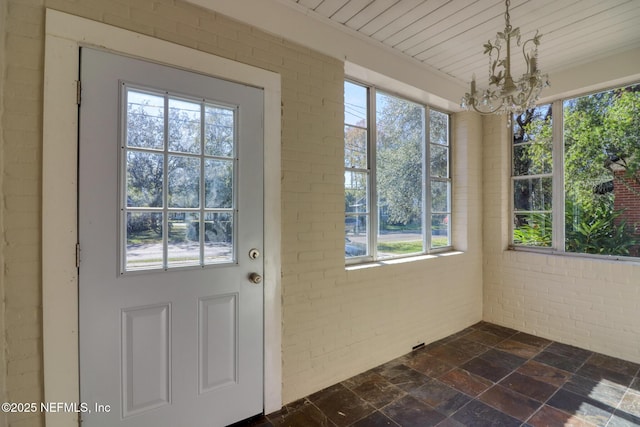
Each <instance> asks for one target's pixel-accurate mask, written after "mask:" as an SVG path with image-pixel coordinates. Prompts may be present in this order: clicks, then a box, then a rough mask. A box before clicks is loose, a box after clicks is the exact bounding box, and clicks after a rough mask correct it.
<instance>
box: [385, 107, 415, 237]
mask: <svg viewBox="0 0 640 427" xmlns="http://www.w3.org/2000/svg"><path fill="white" fill-rule="evenodd" d="M376 125H377V129H378V135H377V136H378V138H377V141H378V144H377V171H376V172H377V177H376V178H377V179H376V183H377V190H378V198H379V201H380V206H384V207H385V208H386V215H387V221H388V222H389V223H391V224H402V225H408V224H413V223H418V224H419V223H420V222H421V218H422V182H423V176H422V161H423V160H422V159H423V152H422V150H423V148H422V145H423V141H424V134H423V129H424V108H423V107H422V106H420V105H418V104H414V103H412V102H409V101H405V100H403V99H399V98H396V97H393V96H387V95H381V94H379V95H378V111H377V122H376Z"/></svg>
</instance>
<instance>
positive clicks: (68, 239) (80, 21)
mask: <svg viewBox="0 0 640 427" xmlns="http://www.w3.org/2000/svg"><path fill="white" fill-rule="evenodd" d="M81 45H87V46H96V47H100V48H103V49H108V50H112V51H114V52H117V53H120V54H124V55H130V56H134V57H138V58H142V59H146V60H149V61H154V62H158V63H162V64H166V65H171V66H175V67H179V68H183V69H186V70H190V71H196V72H201V73H204V74H208V75H212V76H213V77H218V78H221V79H227V80H230V81H234V82H238V83H244V84H248V85H251V86H256V87H260V88H263V89H264V98H265V105H264V114H265V116H264V144H265V156H264V164H265V167H264V171H265V176H264V192H265V193H264V194H265V197H264V200H265V202H264V217H265V220H264V221H265V224H264V230H265V233H264V242H265V243H264V246H265V247H264V253H265V258H264V277H265V280H264V282H263V283H264V305H265V310H264V313H265V315H264V316H265V319H264V328H265V331H264V332H265V339H264V341H265V342H264V363H265V367H264V371H265V379H264V380H265V381H264V384H265V386H264V409H265V412H266V413H269V412H272V411H276V410H279V409H280V407H281V406H282V354H281V347H282V346H281V342H282V329H281V318H282V315H281V301H280V295H281V291H280V286H281V284H280V259H281V254H280V242H281V233H280V230H281V224H280V218H281V208H280V98H281V96H280V95H281V92H280V75H279V74H277V73H273V72H270V71H266V70H263V69H260V68H256V67H252V66H249V65H245V64H242V63H239V62H235V61H231V60H228V59H225V58H220V57H217V56H214V55H211V54H207V53H205V52H201V51H198V50H194V49H190V48H187V47H183V46H179V45H176V44H173V43H170V42H166V41H162V40H159V39H155V38H153V37H149V36H145V35H141V34H137V33H134V32H131V31H128V30H123V29H120V28H117V27H112V26H110V25H106V24H102V23H99V22H95V21H91V20H88V19H85V18H80V17H77V16H73V15H69V14H66V13H62V12H58V11H54V10H51V9H47V11H46V39H45V73H44V109H43V166H42V168H43V171H42V194H43V195H42V300H43V351H44V400H45V401H46V402H78V401H79V399H80V390H79V372H80V370H79V364H78V274H77V268H76V249H75V247H76V242H77V241H78V229H77V207H78V197H77V190H78V182H77V172H78V168H77V153H78V109H77V104H76V81H77V79H78V69H79V48H80V46H81ZM77 423H78V419H77V414H75V413H72V412H70V413H47V414H46V425H47V426H48V427H58V426H59V427H71V426H76V425H77Z"/></svg>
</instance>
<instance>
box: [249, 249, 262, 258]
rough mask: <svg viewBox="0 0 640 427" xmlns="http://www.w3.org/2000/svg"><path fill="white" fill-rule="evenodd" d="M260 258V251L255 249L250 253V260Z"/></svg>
mask: <svg viewBox="0 0 640 427" xmlns="http://www.w3.org/2000/svg"><path fill="white" fill-rule="evenodd" d="M259 256H260V251H259V250H257V249H256V248H253V249H251V250H250V251H249V259H258V257H259Z"/></svg>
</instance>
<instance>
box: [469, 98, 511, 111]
mask: <svg viewBox="0 0 640 427" xmlns="http://www.w3.org/2000/svg"><path fill="white" fill-rule="evenodd" d="M470 105H471V108H473V110H474V111H475V112H476V113H480V114H495V113H496V112H497V111H498V110H500V109H501V108H502V106H503V105H504V100H503V101H502V102H501V103H500V105H498V106H497V107H496V108H495V109H494V110H490V111H482V110H478V108H476V104H475V102H474V103H472V104H470Z"/></svg>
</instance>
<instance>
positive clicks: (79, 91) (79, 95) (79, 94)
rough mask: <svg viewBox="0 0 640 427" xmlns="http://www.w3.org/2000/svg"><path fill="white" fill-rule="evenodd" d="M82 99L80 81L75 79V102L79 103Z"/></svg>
mask: <svg viewBox="0 0 640 427" xmlns="http://www.w3.org/2000/svg"><path fill="white" fill-rule="evenodd" d="M81 100H82V83H81V82H80V80H76V103H77V104H78V105H80V101H81Z"/></svg>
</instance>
